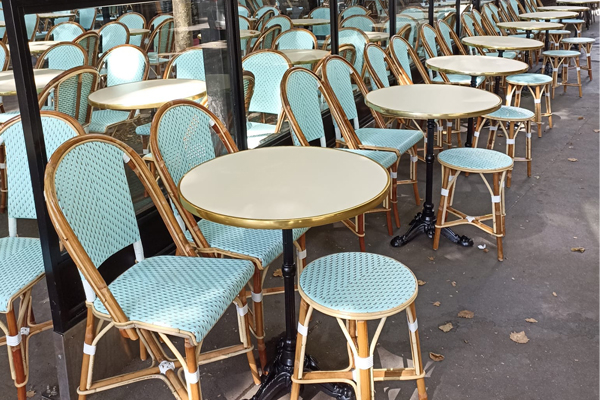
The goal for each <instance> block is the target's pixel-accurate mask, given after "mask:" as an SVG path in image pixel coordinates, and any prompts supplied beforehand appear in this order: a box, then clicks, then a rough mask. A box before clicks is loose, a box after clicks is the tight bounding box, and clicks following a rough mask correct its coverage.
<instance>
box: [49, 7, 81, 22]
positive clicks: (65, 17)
mask: <svg viewBox="0 0 600 400" xmlns="http://www.w3.org/2000/svg"><path fill="white" fill-rule="evenodd" d="M57 14H77V10H67V11H57ZM74 18H75V17H71V16H69V15H65V16H64V17H58V18H54V24H56V25H58V24H62V23H63V22H69V21H73V19H74Z"/></svg>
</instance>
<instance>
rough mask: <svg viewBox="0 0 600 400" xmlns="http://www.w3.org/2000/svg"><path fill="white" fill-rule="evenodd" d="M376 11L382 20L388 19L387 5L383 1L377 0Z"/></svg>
mask: <svg viewBox="0 0 600 400" xmlns="http://www.w3.org/2000/svg"><path fill="white" fill-rule="evenodd" d="M375 10H376V11H377V17H378V18H379V19H380V20H381V19H384V18H388V12H387V5H386V4H385V3H384V2H383V0H375Z"/></svg>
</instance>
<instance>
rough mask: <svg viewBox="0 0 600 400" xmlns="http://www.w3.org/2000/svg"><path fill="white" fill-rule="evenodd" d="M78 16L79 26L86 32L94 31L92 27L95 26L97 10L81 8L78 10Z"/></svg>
mask: <svg viewBox="0 0 600 400" xmlns="http://www.w3.org/2000/svg"><path fill="white" fill-rule="evenodd" d="M78 14H79V24H80V25H81V26H82V27H83V29H85V30H86V31H89V30H92V29H94V25H95V24H96V15H97V14H98V9H97V8H94V7H92V8H81V9H79V10H78Z"/></svg>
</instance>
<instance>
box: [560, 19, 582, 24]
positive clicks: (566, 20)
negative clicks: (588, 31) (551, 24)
mask: <svg viewBox="0 0 600 400" xmlns="http://www.w3.org/2000/svg"><path fill="white" fill-rule="evenodd" d="M562 23H563V24H583V23H585V20H583V19H578V18H571V19H563V20H562Z"/></svg>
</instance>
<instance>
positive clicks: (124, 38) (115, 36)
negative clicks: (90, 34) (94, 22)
mask: <svg viewBox="0 0 600 400" xmlns="http://www.w3.org/2000/svg"><path fill="white" fill-rule="evenodd" d="M98 35H99V36H100V43H101V46H102V53H101V54H100V56H101V57H102V55H104V54H105V53H107V52H108V51H109V50H111V49H112V48H114V47H117V46H121V45H124V44H128V43H129V28H127V26H125V25H124V24H122V23H120V22H117V21H114V22H109V23H108V24H106V25H103V26H102V28H100V30H99V31H98Z"/></svg>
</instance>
